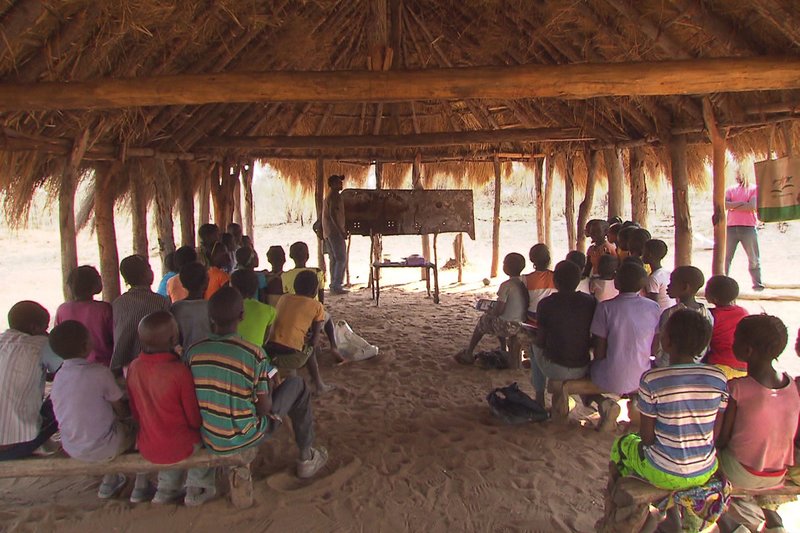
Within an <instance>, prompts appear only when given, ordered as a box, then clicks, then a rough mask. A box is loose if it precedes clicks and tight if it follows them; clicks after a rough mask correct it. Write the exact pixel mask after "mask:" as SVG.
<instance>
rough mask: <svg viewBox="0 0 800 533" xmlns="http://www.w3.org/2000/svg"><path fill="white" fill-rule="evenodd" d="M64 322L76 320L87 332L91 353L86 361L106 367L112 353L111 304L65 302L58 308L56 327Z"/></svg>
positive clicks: (112, 323)
mask: <svg viewBox="0 0 800 533" xmlns="http://www.w3.org/2000/svg"><path fill="white" fill-rule="evenodd" d="M66 320H77V321H78V322H80V323H81V324H83V325H84V326H86V329H88V330H89V334H90V335H91V338H92V351H91V352H89V355H88V357H86V360H87V361H91V362H92V363H100V364H101V365H105V366H108V365H109V364H110V363H111V354H112V353H114V319H113V318H112V316H111V304H110V303H107V302H98V301H95V300H89V301H79V302H66V303H63V304H61V305H60V306H58V310H57V311H56V325H58V324H61V323H62V322H64V321H66Z"/></svg>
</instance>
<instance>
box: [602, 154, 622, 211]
mask: <svg viewBox="0 0 800 533" xmlns="http://www.w3.org/2000/svg"><path fill="white" fill-rule="evenodd" d="M603 159H605V163H606V171H607V173H608V218H609V219H610V218H612V217H620V218H625V209H624V207H623V201H624V196H625V169H624V168H623V166H622V150H620V149H618V148H608V149H606V150H603Z"/></svg>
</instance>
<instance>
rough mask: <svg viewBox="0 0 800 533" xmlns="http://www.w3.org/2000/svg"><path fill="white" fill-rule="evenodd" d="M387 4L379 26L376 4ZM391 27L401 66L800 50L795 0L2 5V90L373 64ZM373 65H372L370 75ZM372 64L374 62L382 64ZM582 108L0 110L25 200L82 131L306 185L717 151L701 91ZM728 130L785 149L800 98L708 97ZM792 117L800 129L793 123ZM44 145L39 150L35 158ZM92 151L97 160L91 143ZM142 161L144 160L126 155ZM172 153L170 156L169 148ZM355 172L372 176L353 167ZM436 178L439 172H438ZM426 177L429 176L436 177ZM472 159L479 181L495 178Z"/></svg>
mask: <svg viewBox="0 0 800 533" xmlns="http://www.w3.org/2000/svg"><path fill="white" fill-rule="evenodd" d="M382 1H383V3H384V5H385V6H387V9H388V13H387V16H386V19H384V21H383V22H382V23H381V22H377V21H376V20H375V19H374V13H375V10H374V5H375V4H376V3H377V4H381V3H382ZM381 25H384V26H385V25H388V26H389V29H388V31H387V32H386V35H387V36H388V42H387V43H384V44H385V45H386V46H390V47H392V54H391V59H389V61H388V63H389V64H386V65H383V66H384V67H389V68H391V69H392V70H403V69H437V68H445V67H467V66H492V65H493V66H505V65H551V64H574V63H607V62H629V61H659V60H675V59H695V58H718V57H755V56H767V55H773V56H774V55H789V56H798V55H800V30H799V29H798V28H800V10H798V9H797V5H796V2H795V1H794V0H582V1H574V2H564V1H562V0H505V1H502V0H302V1H301V0H297V1H292V0H280V1H267V0H247V1H242V0H214V1H212V0H175V1H168V0H114V1H97V0H5V1H4V2H2V3H0V36H2V42H1V43H0V82H28V83H30V82H43V81H85V80H95V79H98V78H132V77H142V76H161V75H176V74H184V73H221V72H265V71H276V70H277V71H330V70H337V71H338V70H365V69H367V68H368V64H369V61H370V59H369V58H370V57H375V54H374V44H375V43H374V37H375V34H376V32H377V33H380V31H379V30H378V29H377V28H378V27H379V26H381ZM372 66H373V67H374V66H375V65H372ZM377 70H380V69H377ZM701 96H702V95H698V96H642V97H598V98H591V99H586V100H563V99H557V98H530V99H515V100H497V101H495V100H486V99H467V100H418V101H412V102H408V101H406V102H396V103H386V104H384V103H371V102H363V103H352V102H348V103H321V102H291V101H286V102H277V103H266V104H265V103H254V104H248V103H227V104H214V103H211V104H206V105H169V106H161V107H137V108H124V109H100V110H59V111H33V112H30V111H13V112H4V113H0V120H1V121H2V123H3V127H4V128H5V132H6V135H5V137H4V138H2V140H3V143H4V146H5V149H6V150H8V149H10V148H11V147H16V149H21V148H20V147H22V146H24V147H26V148H25V150H26V151H2V152H0V189H2V190H3V191H5V192H6V193H8V195H9V196H10V197H12V198H14V199H15V200H14V201H15V202H21V203H25V201H26V198H29V197H30V194H32V190H33V189H34V188H35V187H36V186H39V185H41V184H42V183H44V182H45V180H46V179H47V178H48V177H50V176H57V175H58V173H59V172H60V169H61V167H62V165H63V157H64V154H65V153H66V152H67V151H68V150H69V146H70V144H71V142H72V139H74V138H77V137H79V136H80V134H81V132H82V131H84V130H85V129H88V131H89V137H90V139H89V143H90V149H89V152H88V154H87V160H88V161H90V160H91V159H92V158H94V159H104V158H105V159H108V158H114V157H133V156H134V155H148V154H150V155H157V156H165V157H168V158H175V157H181V154H183V155H185V156H186V158H193V159H195V160H200V161H203V160H213V159H221V158H222V157H234V158H239V159H244V158H252V157H259V158H263V159H266V160H274V159H282V158H286V159H284V160H283V161H282V162H276V164H275V166H276V168H278V169H279V170H281V171H284V172H289V173H296V174H297V175H296V176H294V177H295V178H296V179H299V180H302V181H304V182H305V183H306V184H308V185H311V184H312V183H313V180H314V171H313V168H314V167H313V164H314V163H313V158H314V157H316V156H321V157H326V158H327V159H331V160H339V161H342V162H345V163H346V162H350V163H355V164H361V165H364V164H368V162H369V161H371V160H383V161H395V160H399V161H403V162H404V163H405V166H398V167H396V168H394V169H393V170H391V171H389V172H388V175H390V176H394V177H395V179H397V176H400V175H402V174H404V173H406V172H407V169H408V166H407V165H408V164H409V163H410V162H411V161H412V160H413V158H414V156H415V154H416V153H417V152H421V153H422V157H423V160H424V161H426V162H438V163H439V164H441V165H443V166H441V167H435V169H434V170H433V172H437V171H439V170H440V169H441V170H443V171H447V165H451V164H452V163H453V162H454V161H455V162H457V161H459V160H463V159H468V160H470V161H475V160H480V159H488V158H490V157H491V156H492V155H493V154H497V153H501V154H508V158H514V155H516V157H517V158H519V159H524V158H525V157H527V156H530V155H533V154H545V153H550V152H552V151H553V150H558V149H568V150H575V149H582V148H583V147H585V146H594V147H609V146H614V145H621V146H645V147H646V150H647V154H648V156H649V164H650V166H651V169H653V170H655V169H656V168H658V165H659V164H660V163H663V162H664V161H665V156H664V153H663V149H662V147H661V146H660V144H659V140H660V139H665V138H667V137H668V136H669V135H670V134H675V133H686V134H688V135H689V140H690V143H692V144H691V146H692V148H691V157H690V167H691V168H692V169H694V170H695V172H694V174H695V175H698V173H697V172H696V171H697V170H699V169H700V168H701V166H700V164H701V162H702V161H703V159H704V158H705V157H706V156H707V155H708V153H709V150H708V147H707V146H706V145H704V144H702V142H704V141H705V135H704V133H703V129H704V125H703V124H704V123H703V115H702V104H701V99H700V97H701ZM707 96H709V97H710V99H711V102H712V103H713V107H714V112H715V114H716V117H717V120H718V122H719V123H720V125H722V126H726V127H728V131H729V135H730V136H731V148H732V149H733V150H734V151H736V152H738V153H739V154H741V155H744V154H749V153H753V152H756V153H762V154H763V153H765V152H766V151H767V149H768V147H769V146H770V143H771V139H772V140H774V141H775V144H774V145H773V146H774V147H775V148H776V149H777V150H779V151H780V150H783V146H784V145H783V142H784V141H783V139H784V135H783V133H784V131H783V129H779V130H778V134H777V135H776V134H775V128H774V124H776V123H778V122H780V121H783V120H786V119H791V118H792V117H795V116H796V114H797V111H798V110H800V109H799V108H798V104H800V91H797V90H784V91H757V92H736V93H715V94H711V95H707ZM790 124H793V123H790ZM514 128H527V129H535V128H562V129H571V130H572V131H574V132H576V134H574V135H573V136H574V137H575V138H576V139H580V140H579V141H575V142H572V143H567V142H564V143H532V142H496V143H493V142H486V143H478V144H469V145H465V146H444V147H443V146H437V147H422V148H371V149H358V148H348V149H346V150H324V149H323V150H308V149H275V150H259V151H250V152H249V153H248V151H247V150H238V151H232V152H220V151H216V150H213V149H209V148H208V146H207V141H208V139H210V138H219V137H230V136H244V135H246V136H298V135H310V136H340V135H378V134H381V135H412V134H420V133H432V132H461V131H472V130H476V131H477V130H508V129H514ZM33 148H36V149H37V150H39V151H27V150H32V149H33ZM93 149H94V155H93V152H92V150H93ZM134 152H136V153H135V154H134ZM165 154H166V155H165ZM361 168H362V170H361V171H360V172H363V167H361ZM432 168H434V167H432ZM429 172H430V171H429ZM491 172H492V171H491V165H479V166H478V167H475V169H474V172H473V179H478V178H481V179H482V178H483V177H487V176H489V175H491Z"/></svg>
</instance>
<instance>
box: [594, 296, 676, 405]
mask: <svg viewBox="0 0 800 533" xmlns="http://www.w3.org/2000/svg"><path fill="white" fill-rule="evenodd" d="M660 316H661V308H660V307H659V306H658V304H657V303H656V302H654V301H653V300H650V299H649V298H644V297H642V296H639V295H638V294H636V293H630V292H623V293H620V294H619V296H617V297H616V298H612V299H611V300H606V301H605V302H600V303H599V304H597V309H596V310H595V312H594V319H593V320H592V328H591V332H592V335H595V336H597V337H602V338H604V339H606V340H607V342H608V350H607V352H606V357H605V359H601V360H599V361H594V362H593V363H592V366H591V369H590V375H591V378H592V382H593V383H594V384H595V385H597V386H598V387H599V388H600V389H602V390H604V391H608V392H613V393H616V394H628V393H630V392H635V391H636V390H638V388H639V380H640V378H641V377H642V374H644V373H645V372H646V371H647V370H649V369H650V351H651V347H652V342H653V336H654V335H655V334H656V333H657V332H658V319H659V317H660Z"/></svg>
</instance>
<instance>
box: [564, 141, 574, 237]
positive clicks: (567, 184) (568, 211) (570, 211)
mask: <svg viewBox="0 0 800 533" xmlns="http://www.w3.org/2000/svg"><path fill="white" fill-rule="evenodd" d="M564 166H565V171H564V219H565V220H566V223H567V250H573V249H574V247H575V245H576V243H575V158H574V156H573V153H572V150H567V151H566V152H565V154H564Z"/></svg>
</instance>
